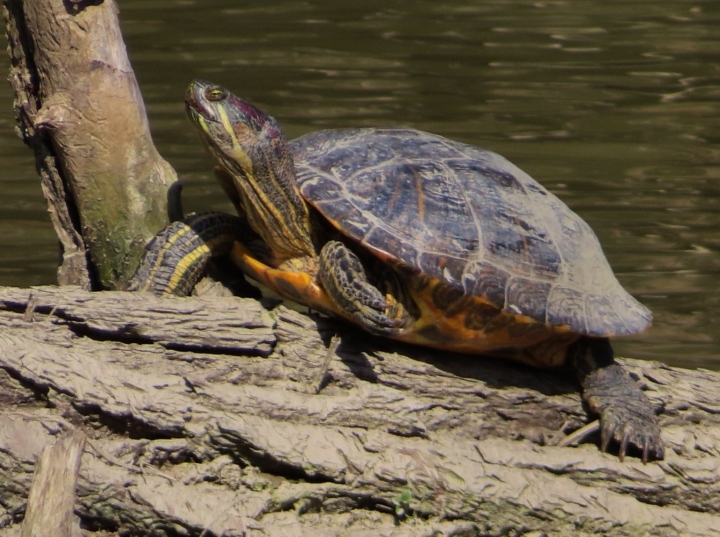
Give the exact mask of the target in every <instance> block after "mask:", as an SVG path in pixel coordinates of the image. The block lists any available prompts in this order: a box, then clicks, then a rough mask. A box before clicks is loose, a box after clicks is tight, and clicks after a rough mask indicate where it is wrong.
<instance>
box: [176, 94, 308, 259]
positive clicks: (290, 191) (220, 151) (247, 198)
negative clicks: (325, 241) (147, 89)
mask: <svg viewBox="0 0 720 537" xmlns="http://www.w3.org/2000/svg"><path fill="white" fill-rule="evenodd" d="M185 102H186V105H187V106H186V108H187V112H188V116H189V117H190V120H191V121H192V122H193V123H194V124H195V125H196V126H197V128H198V131H199V132H200V136H201V138H202V139H203V142H204V143H205V146H206V147H207V149H208V151H209V152H210V154H211V156H212V157H213V158H214V160H215V162H216V164H217V166H218V167H219V168H220V172H221V173H222V174H224V175H225V176H227V177H230V178H231V179H232V181H233V183H234V186H235V188H236V189H237V191H238V192H239V193H240V200H241V203H242V208H243V212H244V214H245V215H246V217H247V219H248V222H249V223H250V226H251V227H252V228H253V230H254V231H255V232H256V233H257V234H258V235H260V236H261V237H262V238H263V240H264V241H265V242H266V243H267V244H268V246H269V247H270V249H271V250H272V251H273V253H274V255H275V258H276V259H277V260H278V262H282V261H283V260H286V259H290V258H293V257H302V256H314V255H315V247H314V245H313V242H312V238H311V231H310V214H309V211H308V208H307V205H306V204H305V202H304V201H303V200H302V198H301V197H300V193H299V191H298V190H297V187H296V186H295V180H294V177H295V172H294V169H293V161H292V157H291V155H290V151H289V149H288V146H287V143H286V142H285V139H284V136H283V134H282V131H281V130H280V128H279V126H278V125H277V123H276V122H275V120H274V119H273V118H271V117H270V116H267V115H265V114H264V113H262V112H261V111H259V110H258V109H257V108H255V107H253V106H251V105H249V104H247V103H245V102H244V101H242V100H241V99H238V98H237V97H235V96H234V95H233V94H231V93H228V92H227V91H225V90H223V89H221V88H219V87H218V86H215V85H212V84H210V83H208V82H202V81H196V82H193V83H192V84H191V85H190V87H189V88H188V91H187V95H186V99H185Z"/></svg>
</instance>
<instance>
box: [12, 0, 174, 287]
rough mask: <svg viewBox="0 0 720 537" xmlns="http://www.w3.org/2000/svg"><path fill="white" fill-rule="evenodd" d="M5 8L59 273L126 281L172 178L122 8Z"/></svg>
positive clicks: (25, 2) (50, 3)
mask: <svg viewBox="0 0 720 537" xmlns="http://www.w3.org/2000/svg"><path fill="white" fill-rule="evenodd" d="M3 7H4V14H5V21H6V29H7V33H8V41H9V44H10V48H9V50H10V55H11V59H12V67H11V73H10V81H11V83H12V85H13V88H14V90H15V111H16V117H17V121H18V124H19V134H20V136H21V137H22V139H23V140H24V141H25V142H26V143H27V144H28V145H29V146H30V147H31V148H32V149H33V151H34V152H35V157H36V165H37V168H38V173H39V174H40V177H41V181H42V185H43V192H44V193H45V197H46V199H47V202H48V210H49V212H50V216H51V220H52V222H53V225H54V227H55V230H56V232H57V234H58V237H59V238H60V242H61V247H62V252H63V262H62V264H61V266H60V269H59V271H58V280H59V282H60V283H61V284H70V283H74V284H77V285H80V286H82V287H84V288H90V287H91V286H93V287H95V288H109V289H117V288H124V286H125V284H126V283H127V281H128V280H129V278H130V277H131V276H132V274H133V272H134V270H135V267H136V266H137V261H138V260H139V258H140V254H141V253H142V250H143V246H144V244H145V242H146V241H147V240H148V239H149V238H150V237H151V236H152V235H154V234H155V233H156V232H157V231H158V230H160V229H161V228H162V227H163V226H164V225H166V224H167V201H166V200H167V189H168V187H169V186H170V184H171V183H173V182H174V181H175V180H176V175H175V172H174V170H173V169H172V168H171V167H170V165H169V164H168V163H167V162H165V161H164V160H163V159H162V158H161V157H160V155H159V154H158V153H157V151H156V149H155V146H154V145H153V143H152V139H151V137H150V130H149V126H148V121H147V117H146V114H145V108H144V105H143V101H142V96H141V95H140V90H139V88H138V85H137V81H136V80H135V75H134V73H133V71H132V68H131V66H130V62H129V60H128V58H127V54H126V51H125V46H124V44H123V41H122V36H121V34H120V27H119V23H118V19H117V6H116V4H115V2H114V0H103V1H86V0H3ZM88 254H89V255H88ZM88 257H89V259H88ZM93 280H94V281H93Z"/></svg>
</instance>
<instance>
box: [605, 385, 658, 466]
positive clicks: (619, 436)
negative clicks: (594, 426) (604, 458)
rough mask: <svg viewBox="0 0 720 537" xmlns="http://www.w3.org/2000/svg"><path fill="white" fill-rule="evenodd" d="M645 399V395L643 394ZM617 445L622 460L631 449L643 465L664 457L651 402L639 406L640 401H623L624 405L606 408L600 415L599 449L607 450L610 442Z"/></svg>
mask: <svg viewBox="0 0 720 537" xmlns="http://www.w3.org/2000/svg"><path fill="white" fill-rule="evenodd" d="M640 393H641V394H642V396H643V398H644V399H645V400H647V397H645V394H644V393H642V392H640ZM611 440H612V441H614V442H617V444H618V446H619V453H618V455H619V457H620V460H621V461H622V460H623V459H624V458H625V454H626V453H627V452H628V449H629V448H630V447H631V446H632V447H633V448H634V449H637V450H638V452H640V453H641V457H642V461H643V463H645V462H647V461H649V460H659V459H662V458H664V456H665V448H664V447H663V441H662V438H661V436H660V426H659V424H658V421H657V418H656V417H655V414H654V413H653V412H652V410H651V408H650V405H649V401H648V404H647V405H639V404H638V400H637V399H633V400H630V401H627V400H624V401H623V402H622V404H621V405H617V404H615V405H612V404H611V405H607V406H606V407H605V409H604V410H602V412H601V414H600V449H602V451H607V450H608V447H609V446H610V442H611Z"/></svg>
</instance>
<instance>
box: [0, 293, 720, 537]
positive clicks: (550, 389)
mask: <svg viewBox="0 0 720 537" xmlns="http://www.w3.org/2000/svg"><path fill="white" fill-rule="evenodd" d="M272 306H273V304H272V303H265V302H258V301H256V300H251V299H241V298H232V297H229V298H188V299H172V298H168V299H159V298H155V297H153V296H149V295H145V294H140V293H138V294H132V293H120V292H107V293H95V294H91V293H87V292H84V291H80V290H78V289H75V288H69V287H66V288H49V287H48V288H38V289H31V290H27V289H15V288H2V289H0V386H1V387H0V506H1V507H0V528H3V527H4V528H6V530H5V531H8V532H11V531H12V528H16V527H17V524H16V523H17V522H18V521H19V520H21V519H22V514H23V512H24V509H25V503H26V500H27V494H28V490H29V488H30V481H31V473H32V470H33V463H34V461H35V459H36V457H37V456H38V453H39V452H40V451H41V449H42V448H43V446H44V445H46V444H47V443H49V442H52V441H53V439H54V437H55V436H57V435H58V434H60V433H62V432H63V431H67V430H80V431H83V432H84V433H85V434H86V435H87V437H88V447H87V448H86V451H85V454H84V455H83V459H82V464H81V468H80V475H79V484H78V490H77V499H76V504H75V512H76V514H77V515H78V516H79V517H80V519H81V522H82V527H83V528H85V531H86V532H88V531H89V530H107V531H110V532H127V533H131V534H169V535H201V534H203V535H248V536H259V535H289V536H292V535H303V534H307V533H308V532H313V534H315V535H318V536H323V535H339V534H342V535H408V536H410V535H412V536H417V535H520V534H523V535H718V534H720V516H718V512H719V511H720V495H718V484H719V483H720V457H719V452H720V419H719V418H718V413H720V394H719V393H718V390H717V386H718V385H719V384H720V374H718V373H714V372H709V371H688V370H682V369H677V368H672V367H668V366H664V365H661V364H658V363H648V362H639V361H633V360H623V363H624V364H625V365H626V366H627V367H628V369H629V370H630V371H631V372H632V374H633V375H634V376H636V377H637V378H638V379H639V382H640V383H641V385H642V386H643V387H645V389H646V390H647V393H648V395H649V396H650V398H651V400H652V402H653V404H655V405H657V407H658V408H659V409H661V413H660V421H661V424H662V427H663V437H664V439H665V442H666V445H667V455H666V459H665V460H664V461H661V462H654V463H648V464H647V465H643V464H642V463H641V462H640V461H639V460H637V459H626V460H625V462H623V463H621V462H619V461H618V460H617V458H616V457H615V456H613V455H610V454H603V453H600V452H599V450H598V448H597V445H596V442H595V443H593V442H590V443H586V444H582V445H580V446H578V447H557V446H553V445H549V444H553V443H555V442H556V440H557V439H558V436H560V437H562V436H564V434H563V431H571V430H574V429H576V428H578V427H580V426H582V425H583V424H584V423H585V422H586V421H587V418H586V413H585V411H584V409H583V407H582V405H581V401H580V396H579V394H578V392H577V386H576V384H575V381H574V379H573V378H572V376H571V375H569V374H565V373H562V372H546V371H537V370H533V369H530V368H526V367H522V366H515V365H513V364H506V363H495V362H493V361H490V360H484V359H480V358H474V357H468V356H460V355H457V356H454V355H447V354H442V353H438V352H433V351H427V350H423V349H416V348H409V347H407V346H402V345H397V344H393V343H390V342H387V341H384V340H379V339H374V338H370V337H368V336H367V335H365V334H362V333H360V332H358V331H356V330H354V329H352V328H347V327H343V326H341V325H339V324H337V323H335V322H333V321H331V320H327V319H322V318H317V317H314V316H309V315H306V314H304V313H299V312H295V311H292V310H289V309H287V308H285V307H284V306H276V307H272ZM595 440H597V439H595ZM203 532H204V533H203ZM8 534H10V533H8Z"/></svg>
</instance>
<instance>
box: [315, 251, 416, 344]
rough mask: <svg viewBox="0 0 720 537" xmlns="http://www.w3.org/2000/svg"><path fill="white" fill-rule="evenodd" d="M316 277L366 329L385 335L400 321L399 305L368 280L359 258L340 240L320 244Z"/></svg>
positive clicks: (344, 309) (400, 324) (400, 323)
mask: <svg viewBox="0 0 720 537" xmlns="http://www.w3.org/2000/svg"><path fill="white" fill-rule="evenodd" d="M317 277H318V280H319V281H320V284H321V285H322V286H323V288H324V289H325V292H326V293H327V294H328V296H329V297H330V299H331V300H332V301H333V302H334V303H335V305H336V306H337V307H338V308H339V309H340V310H342V311H344V312H346V313H348V314H350V315H351V316H352V317H353V319H355V320H356V321H357V323H358V324H360V326H362V327H363V328H365V329H366V330H369V331H370V332H373V333H379V334H384V335H388V334H391V333H394V332H396V331H397V330H398V329H399V328H400V327H401V326H402V325H403V324H404V322H405V319H404V318H403V316H402V315H403V314H402V313H401V311H402V307H401V306H399V305H398V304H393V303H392V302H389V301H388V300H387V299H386V297H385V296H383V294H382V293H381V292H380V290H379V289H378V288H377V287H375V286H374V285H372V284H371V283H370V281H369V280H368V277H367V274H366V273H365V268H364V267H363V266H362V263H361V262H360V259H358V257H357V256H356V255H355V254H354V253H353V252H352V251H350V249H349V248H348V247H347V246H345V245H344V244H343V243H342V242H339V241H329V242H327V243H326V244H325V245H324V246H323V248H322V250H321V251H320V267H319V270H318V276H317Z"/></svg>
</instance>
